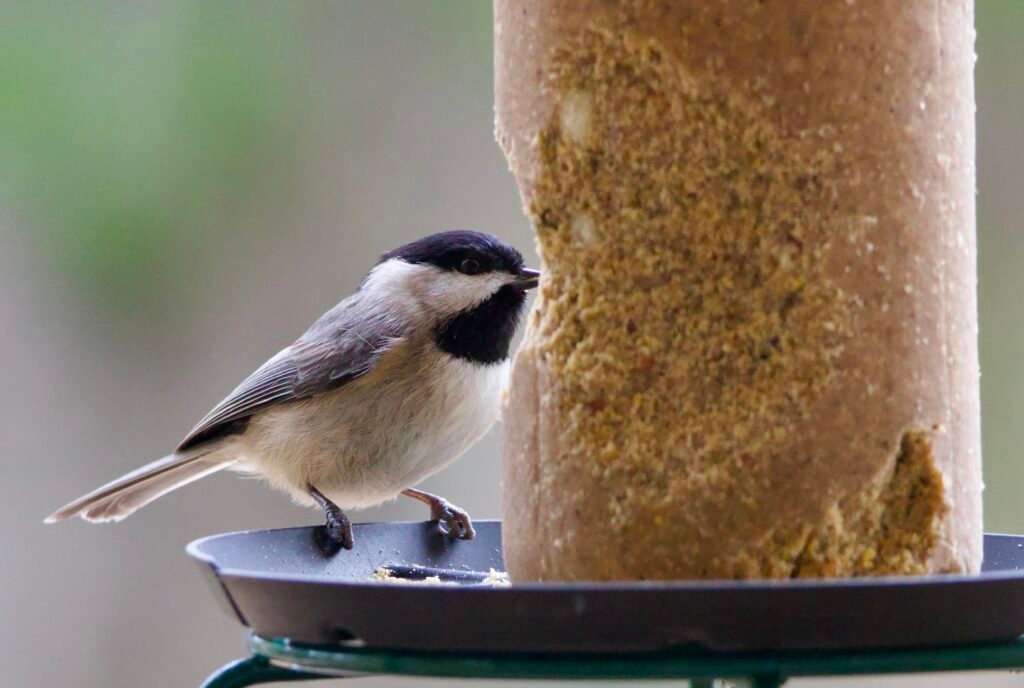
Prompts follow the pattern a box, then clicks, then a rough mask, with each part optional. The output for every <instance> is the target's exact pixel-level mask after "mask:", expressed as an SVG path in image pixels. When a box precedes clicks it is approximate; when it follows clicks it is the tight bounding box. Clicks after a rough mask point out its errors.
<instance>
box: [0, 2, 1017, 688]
mask: <svg viewBox="0 0 1024 688" xmlns="http://www.w3.org/2000/svg"><path fill="white" fill-rule="evenodd" d="M2 10H3V14H2V17H3V18H2V21H0V360H3V364H2V365H0V389H2V390H3V392H2V394H0V404H2V413H0V456H2V459H0V485H3V488H2V489H3V491H4V493H3V499H2V500H0V518H2V525H0V534H2V537H3V539H2V540H0V544H2V545H3V549H4V552H5V555H6V561H7V562H8V563H7V564H6V566H5V573H6V574H7V581H6V585H4V586H3V587H2V588H0V609H2V610H3V612H4V615H3V618H4V619H5V621H6V623H5V624H4V625H3V627H2V628H0V648H3V649H2V650H0V657H2V659H3V665H4V673H5V676H6V677H7V678H6V679H5V681H4V683H5V685H11V686H19V687H21V686H54V685H76V686H106V687H110V688H118V687H120V686H125V687H127V686H135V685H153V686H182V685H198V683H199V681H200V680H201V678H202V677H203V675H205V674H206V673H207V672H208V671H210V670H212V669H213V668H214V667H215V666H217V665H218V664H220V663H222V662H224V661H226V660H227V659H229V658H231V657H232V656H235V655H238V654H240V653H241V651H242V646H241V637H242V636H241V632H240V629H239V628H238V627H236V626H235V625H234V624H233V623H232V622H231V621H230V620H228V619H227V618H226V617H225V616H223V615H222V614H221V612H220V611H219V609H217V608H216V607H213V606H211V604H210V602H211V601H212V600H211V598H210V597H209V594H208V592H207V590H206V589H205V587H203V585H202V583H201V582H200V578H199V576H198V575H197V574H196V573H195V572H194V571H193V564H191V563H190V562H189V561H187V560H186V558H185V557H184V555H183V553H182V547H183V546H184V544H185V543H186V542H187V541H188V540H190V539H192V538H194V537H198V536H201V535H205V534H208V533H212V532H217V531H224V530H238V529H242V528H249V527H270V526H280V525H288V524H304V523H310V522H313V521H315V520H316V519H317V518H318V517H317V516H315V515H314V514H312V513H311V512H304V511H301V510H299V509H296V508H295V507H292V506H291V505H289V504H288V503H287V502H286V500H284V499H283V498H281V497H280V496H276V495H273V494H271V493H269V492H267V491H266V490H265V489H264V488H262V487H260V486H259V485H257V484H256V483H254V482H252V481H239V480H237V479H235V478H232V477H229V476H218V477H215V478H212V479H210V480H207V481H203V483H201V484H197V485H195V486H193V487H191V488H189V489H188V490H185V491H182V492H181V493H179V494H176V495H175V496H173V497H170V498H168V499H167V500H164V501H161V502H159V503H158V504H155V505H153V506H152V507H150V508H148V509H146V510H144V511H143V512H140V514H139V515H138V516H136V517H134V518H132V519H131V520H129V521H127V522H126V523H124V524H122V525H120V526H117V527H112V528H91V527H87V526H85V525H83V524H80V523H74V524H67V525H64V526H61V527H60V528H53V529H43V527H42V526H41V523H40V521H41V518H42V517H43V516H45V515H46V514H47V513H49V511H51V510H52V509H53V508H54V507H56V506H58V505H59V504H60V503H61V502H62V501H64V500H65V499H68V498H71V497H73V496H76V495H78V494H80V493H81V492H82V491H83V490H85V489H89V488H92V487H94V486H95V485H96V484H98V483H99V482H101V481H103V480H105V479H108V478H112V477H115V476H116V475H118V474H120V473H122V472H124V471H126V470H128V469H130V468H134V467H135V466H137V465H138V464H139V463H141V462H142V461H144V460H148V459H151V458H155V457H156V456H158V455H160V454H161V453H162V452H163V450H164V449H166V448H167V447H168V446H173V445H174V444H175V443H176V442H177V440H179V439H180V437H181V436H182V435H183V433H184V432H185V431H186V430H187V429H188V428H189V427H191V425H192V423H193V422H194V421H195V419H196V418H197V411H200V412H201V411H202V410H204V409H205V408H207V407H209V406H211V405H212V404H213V403H215V402H216V401H217V400H219V399H220V398H221V397H222V396H223V395H224V394H225V393H226V392H227V391H228V390H230V389H231V388H232V387H233V386H234V384H235V383H236V382H237V381H238V380H240V379H241V378H242V377H243V376H244V375H245V374H247V373H248V372H250V371H251V370H252V369H253V368H255V367H256V366H257V365H259V364H260V363H262V362H263V360H265V359H266V358H267V357H268V356H269V355H270V354H272V353H273V352H274V351H276V350H277V349H278V348H280V347H281V346H283V345H285V344H287V343H288V342H289V341H290V340H291V339H292V338H293V337H294V336H295V335H296V334H297V333H299V332H301V331H302V330H303V329H304V328H305V327H306V326H307V325H308V324H309V323H310V322H311V321H312V320H313V319H315V318H316V317H317V316H318V315H319V314H320V313H321V312H323V311H324V310H325V309H326V308H328V307H330V306H331V305H333V303H334V302H335V301H337V300H338V299H339V298H340V297H342V296H344V295H345V294H347V293H349V292H350V291H351V290H352V289H353V288H354V287H355V286H356V285H357V284H358V282H359V280H360V278H361V277H362V274H363V272H364V271H365V270H366V268H367V267H368V266H370V265H372V263H373V261H374V260H375V258H376V256H377V255H378V254H380V253H381V252H383V251H384V250H386V249H388V248H391V247H392V246H394V245H397V244H399V243H401V242H402V241H405V240H409V239H412V238H415V237H418V236H420V235H423V234H427V233H430V232H433V231H438V230H441V229H448V228H455V227H465V228H478V229H483V230H486V231H491V232H493V233H496V234H500V235H502V236H504V237H506V238H508V239H509V240H511V241H512V242H513V243H516V244H517V245H518V246H519V247H520V248H521V249H522V250H523V251H524V252H525V253H526V254H527V255H532V251H533V249H532V236H531V233H530V230H529V226H528V224H527V222H526V221H525V219H524V218H523V216H522V213H521V211H520V205H519V198H518V194H517V191H516V189H515V185H514V183H513V180H512V177H511V175H510V174H509V173H508V172H507V170H506V165H505V161H504V159H503V158H502V156H501V153H500V151H499V149H498V147H497V145H496V144H495V143H494V141H493V134H492V131H493V111H492V74H491V59H492V58H491V11H490V4H489V3H488V2H485V1H483V0H432V1H429V2H427V1H417V2H403V1H398V0H392V1H383V0H364V1H362V2H348V3H343V2H335V3H328V2H218V3H211V2H198V1H196V2H174V3H155V2H142V3H124V2H98V3H70V2H62V3H51V2H39V3H3V5H2ZM977 14H978V17H977V26H978V53H979V56H980V59H979V62H978V73H977V90H978V154H979V166H978V170H979V180H978V183H979V189H980V196H979V225H978V226H979V244H980V255H981V258H980V261H981V264H980V276H981V277H980V295H981V296H980V310H981V355H982V370H983V378H982V398H983V407H984V415H983V424H984V445H985V446H984V449H985V471H986V483H987V491H986V526H987V529H988V530H992V531H1009V532H1024V500H1021V499H1020V497H1019V496H1020V495H1021V494H1024V464H1022V463H1021V461H1020V460H1019V453H1020V451H1019V449H1018V446H1019V444H1020V438H1021V436H1022V435H1021V428H1024V406H1022V404H1021V397H1022V392H1021V390H1024V366H1021V365H1020V364H1019V362H1018V359H1019V356H1020V352H1021V351H1024V313H1022V309H1021V306H1020V302H1021V296H1020V295H1021V294H1022V293H1024V270H1022V269H1021V268H1022V262H1024V232H1021V231H1020V230H1019V228H1018V226H1019V224H1020V218H1021V217H1024V181H1022V179H1024V175H1022V164H1021V161H1022V160H1024V132H1022V130H1021V126H1020V119H1021V113H1022V112H1024V41H1022V36H1024V2H1021V1H1020V0H980V1H979V3H978V6H977ZM497 451H498V448H497V444H496V442H495V439H494V437H493V436H492V437H490V438H488V439H487V440H485V441H484V442H483V443H482V444H481V445H480V446H478V447H477V448H475V449H474V450H473V451H472V452H471V454H470V455H469V456H467V457H466V458H465V459H463V460H462V461H461V462H459V463H458V464H457V465H456V466H455V467H453V468H452V469H449V470H448V471H446V472H444V473H443V474H441V475H439V476H436V477H435V478H433V479H431V481H429V483H428V485H427V488H428V489H431V488H433V489H434V490H435V491H439V492H443V493H444V494H446V495H447V496H449V497H450V498H451V499H452V500H453V501H455V502H457V503H459V504H461V505H463V506H465V507H466V508H467V509H469V510H470V512H471V513H473V514H474V516H476V517H478V518H480V517H484V518H486V517H497V516H499V504H498V484H497V473H498V455H497ZM359 516H360V517H361V518H362V519H365V520H375V519H378V518H388V519H391V518H417V519H418V518H422V517H423V516H424V514H423V513H421V510H420V509H418V508H416V506H415V505H412V504H399V503H395V504H390V505H386V506H384V507H382V508H380V509H377V510H372V511H369V512H363V513H361V514H359ZM403 622H405V623H416V622H417V621H416V620H405V621H403ZM971 680H972V681H974V679H971ZM980 680H981V679H978V680H977V682H974V683H973V685H982V684H981V683H980ZM1002 680H1003V679H1001V678H998V677H996V678H992V679H991V681H992V682H991V683H986V684H985V685H993V686H994V685H1004V684H1003V683H1001V682H1000V681H1002ZM366 681H367V682H368V683H370V684H376V685H383V683H382V682H384V681H385V680H384V679H366ZM416 683H417V685H418V684H421V683H423V682H420V681H418V682H416ZM450 683H451V682H438V683H437V685H447V684H450ZM881 684H882V682H879V683H878V685H881ZM884 684H885V685H897V684H900V685H902V684H901V683H899V682H897V681H895V680H893V682H892V683H889V682H885V683H884ZM940 684H941V685H946V684H945V683H943V682H941V681H931V682H930V683H929V685H940ZM391 685H404V684H403V683H402V682H400V681H394V680H393V681H391ZM519 685H522V684H519ZM806 685H810V683H807V684H806ZM829 685H832V684H829ZM858 685H866V683H865V682H864V681H860V682H859V683H858ZM948 685H955V683H949V684H948ZM1005 685H1009V684H1008V683H1007V684H1005Z"/></svg>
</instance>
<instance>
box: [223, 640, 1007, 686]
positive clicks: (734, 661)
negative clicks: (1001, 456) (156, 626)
mask: <svg viewBox="0 0 1024 688" xmlns="http://www.w3.org/2000/svg"><path fill="white" fill-rule="evenodd" d="M248 644H249V650H250V651H251V652H252V656H251V657H249V658H248V659H243V660H240V661H238V662H234V663H232V664H229V665H227V666H226V667H224V668H222V669H221V670H219V671H218V672H217V673H215V674H214V675H213V676H211V677H210V678H209V679H207V681H206V683H204V684H203V688H240V687H242V686H252V685H256V684H259V683H270V682H273V681H281V682H285V681H304V680H311V679H322V678H325V677H337V678H351V677H355V676H365V675H370V674H391V675H404V676H434V677H442V676H443V677H447V678H479V679H484V678H502V679H535V680H536V679H549V680H559V679H561V680H581V679H591V680H599V679H613V680H614V679H618V680H625V679H690V681H691V682H692V684H693V685H694V686H699V687H701V688H704V687H709V686H711V684H712V681H713V680H714V679H730V680H733V681H738V682H740V683H746V684H747V685H749V686H752V687H753V688H776V687H778V686H781V685H782V684H783V683H785V681H786V680H787V679H789V678H794V677H800V676H854V675H863V674H906V673H924V672H939V671H980V670H995V669H1003V670H1007V669H1009V670H1020V669H1024V639H1019V640H1016V641H1014V642H1010V643H1002V644H992V645H968V646H962V647H953V648H925V649H917V650H886V651H878V650H874V651H863V652H855V651H841V652H823V651H813V652H780V653H757V654H713V653H706V652H685V653H683V652H672V653H652V654H642V655H632V656H623V655H600V654H593V655H591V654H587V655H561V654H560V655H523V654H500V653H488V654H480V653H465V654H461V653H442V652H403V651H397V650H376V649H374V650H371V649H366V648H359V647H352V648H347V647H339V646H336V645H335V646H329V647H328V646H312V645H298V644H294V643H290V642H289V641H288V640H285V639H281V638H274V639H267V638H261V637H259V636H256V635H250V637H249V643H248Z"/></svg>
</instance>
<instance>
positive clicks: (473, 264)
mask: <svg viewBox="0 0 1024 688" xmlns="http://www.w3.org/2000/svg"><path fill="white" fill-rule="evenodd" d="M482 269H483V266H481V265H480V261H479V260H477V259H476V258H466V259H465V260H463V261H462V262H461V263H459V272H461V273H462V274H464V275H478V274H480V271H481V270H482Z"/></svg>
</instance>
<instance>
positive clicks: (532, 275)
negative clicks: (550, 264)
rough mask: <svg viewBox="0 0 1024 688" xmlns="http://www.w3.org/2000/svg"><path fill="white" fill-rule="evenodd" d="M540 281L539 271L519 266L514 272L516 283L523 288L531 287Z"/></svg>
mask: <svg viewBox="0 0 1024 688" xmlns="http://www.w3.org/2000/svg"><path fill="white" fill-rule="evenodd" d="M539 282H540V271H539V270H531V269H530V268H520V269H519V272H517V273H516V284H518V285H519V286H520V287H522V288H523V289H533V288H534V287H536V286H537V284H538V283H539Z"/></svg>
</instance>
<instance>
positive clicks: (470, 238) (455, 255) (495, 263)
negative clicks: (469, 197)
mask: <svg viewBox="0 0 1024 688" xmlns="http://www.w3.org/2000/svg"><path fill="white" fill-rule="evenodd" d="M392 258H398V259H399V260H404V261H405V262H407V263H428V264H430V265H436V266H437V267H439V268H442V269H445V270H457V269H458V268H459V266H460V265H461V264H462V262H463V261H464V260H466V259H467V258H475V259H476V260H477V261H479V262H480V266H481V268H482V270H481V271H482V272H491V271H503V272H511V273H513V274H517V273H518V272H519V271H520V270H521V269H522V267H523V256H522V254H520V253H519V251H517V250H516V249H514V248H512V247H511V246H509V245H508V244H506V243H505V242H504V241H502V240H501V239H499V238H498V237H495V236H491V235H490V234H484V233H483V232H471V231H468V230H456V231H452V232H440V233H438V234H431V235H430V236H428V237H424V238H422V239H420V240H418V241H413V242H412V243H409V244H406V245H404V246H399V247H398V248H396V249H395V250H393V251H389V252H387V253H385V254H384V255H383V256H381V258H380V260H381V262H384V261H386V260H391V259H392Z"/></svg>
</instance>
